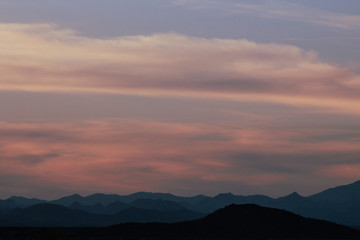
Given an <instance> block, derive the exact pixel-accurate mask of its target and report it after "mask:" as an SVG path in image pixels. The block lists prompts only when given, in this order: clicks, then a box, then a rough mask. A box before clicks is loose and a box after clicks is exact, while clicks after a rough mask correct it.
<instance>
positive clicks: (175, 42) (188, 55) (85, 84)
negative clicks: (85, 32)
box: [0, 24, 360, 114]
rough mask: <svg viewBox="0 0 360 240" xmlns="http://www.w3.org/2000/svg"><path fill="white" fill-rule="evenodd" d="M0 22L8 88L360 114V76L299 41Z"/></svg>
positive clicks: (1, 65)
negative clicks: (101, 35)
mask: <svg viewBox="0 0 360 240" xmlns="http://www.w3.org/2000/svg"><path fill="white" fill-rule="evenodd" d="M0 27H1V29H2V31H1V32H0V44H1V46H2V49H1V50H0V70H1V72H2V78H1V79H0V86H1V89H3V90H22V91H49V92H52V91H62V92H102V93H112V94H129V95H146V96H165V97H172V96H176V97H193V98H199V97H200V98H219V99H228V100H235V101H262V102H276V103H281V104H290V105H295V106H298V105H301V106H317V107H324V108H327V109H333V110H337V111H345V112H350V113H356V114H359V110H358V107H357V106H359V104H360V99H359V94H358V92H359V90H360V85H359V84H360V80H359V79H360V78H359V76H358V75H356V74H355V73H353V72H351V71H350V70H347V69H345V68H342V67H339V66H334V65H331V64H327V63H325V62H321V61H320V60H319V59H318V58H317V56H316V53H314V52H311V51H304V50H301V49H300V48H298V47H295V46H288V45H279V44H259V43H255V42H251V41H247V40H241V39H240V40H238V39H235V40H234V39H205V38H195V37H189V36H184V35H179V34H175V33H169V34H154V35H149V36H123V37H119V38H114V39H91V38H85V37H80V36H78V35H76V33H74V32H73V31H70V30H63V29H59V28H58V27H57V26H55V25H49V24H34V25H16V24H1V25H0Z"/></svg>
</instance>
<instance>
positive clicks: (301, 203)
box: [0, 181, 360, 226]
mask: <svg viewBox="0 0 360 240" xmlns="http://www.w3.org/2000/svg"><path fill="white" fill-rule="evenodd" d="M230 204H257V205H260V206H264V207H270V208H277V209H285V210H288V211H291V212H293V213H296V214H299V215H301V216H304V217H310V218H317V219H325V220H328V221H332V222H336V223H339V224H344V225H349V226H360V181H357V182H354V183H352V184H349V185H344V186H338V187H335V188H330V189H327V190H325V191H322V192H320V193H317V194H314V195H311V196H308V197H304V196H300V195H299V194H298V193H296V192H294V193H292V194H289V195H287V196H284V197H280V198H271V197H268V196H264V195H251V196H242V195H234V194H231V193H222V194H219V195H217V196H215V197H209V196H204V195H198V196H194V197H181V196H175V195H172V194H169V193H149V192H138V193H134V194H131V195H126V196H122V195H116V194H93V195H90V196H87V197H83V196H80V195H78V194H75V195H70V196H66V197H63V198H60V199H57V200H53V201H45V200H41V199H29V198H25V197H15V196H14V197H11V198H9V199H5V200H0V226H30V225H31V226H106V225H112V224H115V223H121V222H151V221H160V222H178V221H185V220H193V219H197V218H200V217H203V216H205V215H207V214H209V213H211V212H213V211H215V210H218V209H220V208H223V207H225V206H227V205H230ZM50 213H51V214H50ZM59 214H63V215H61V216H60V215H59ZM66 214H67V215H66ZM51 216H53V219H51ZM37 218H38V219H39V221H34V219H37ZM19 219H21V221H20V220H19ZM45 219H46V220H45ZM66 219H69V220H66ZM91 219H95V220H94V221H92V220H91ZM40 220H41V221H40ZM75 220H76V221H75ZM64 223H66V224H64Z"/></svg>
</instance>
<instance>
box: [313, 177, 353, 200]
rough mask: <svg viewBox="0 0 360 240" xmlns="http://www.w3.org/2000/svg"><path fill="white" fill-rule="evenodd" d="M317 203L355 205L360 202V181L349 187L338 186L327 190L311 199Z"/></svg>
mask: <svg viewBox="0 0 360 240" xmlns="http://www.w3.org/2000/svg"><path fill="white" fill-rule="evenodd" d="M309 198H310V199H312V200H315V201H322V202H336V203H354V202H357V203H358V202H360V181H357V182H354V183H352V184H349V185H343V186H338V187H334V188H330V189H327V190H325V191H322V192H320V193H317V194H314V195H312V196H310V197H309Z"/></svg>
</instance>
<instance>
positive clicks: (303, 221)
mask: <svg viewBox="0 0 360 240" xmlns="http://www.w3.org/2000/svg"><path fill="white" fill-rule="evenodd" d="M0 239H2V240H7V239H13V240H18V239H29V240H33V239H63V240H75V239H77V240H81V239H88V240H97V239H102V240H112V239H174V240H180V239H214V240H215V239H360V232H359V231H357V230H354V229H351V228H348V227H345V226H341V225H338V224H334V223H330V222H327V221H320V220H314V219H309V218H304V217H301V216H298V215H296V214H293V213H291V212H288V211H285V210H278V209H272V208H266V207H260V206H258V205H253V204H245V205H230V206H228V207H225V208H223V209H220V210H218V211H216V212H214V213H212V214H210V215H208V216H207V217H204V218H201V219H199V220H193V221H186V222H179V223H123V224H120V225H115V226H112V227H107V228H53V229H49V228H47V229H46V228H37V229H36V228H16V229H14V228H13V229H11V228H2V229H0Z"/></svg>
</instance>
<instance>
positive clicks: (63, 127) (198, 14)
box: [0, 0, 360, 199]
mask: <svg viewBox="0 0 360 240" xmlns="http://www.w3.org/2000/svg"><path fill="white" fill-rule="evenodd" d="M359 43H360V2H359V1H358V0H343V1H338V0H302V1H295V0H252V1H250V0H221V1H220V0H131V1H130V0H76V1H74V0H61V1H60V0H31V1H29V0H0V72H1V77H0V110H1V111H0V136H1V137H0V142H1V143H0V183H1V184H0V198H2V199H5V198H8V197H10V196H13V195H17V196H19V195H21V196H27V197H37V198H44V199H55V198H58V197H61V196H64V195H69V194H73V193H79V194H82V195H89V194H92V193H99V192H101V193H116V194H130V193H134V192H138V191H151V192H170V193H173V194H177V195H182V196H193V195H197V194H206V195H210V196H214V195H216V194H218V193H224V192H232V193H234V194H241V195H251V194H266V195H269V196H272V197H279V196H284V195H287V194H289V193H291V192H294V191H296V192H298V193H300V194H301V195H304V196H308V195H311V194H315V193H317V192H319V191H322V190H325V189H327V188H329V187H334V186H337V185H342V184H348V183H351V182H354V181H357V180H359V178H360V49H359V47H358V46H359Z"/></svg>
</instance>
